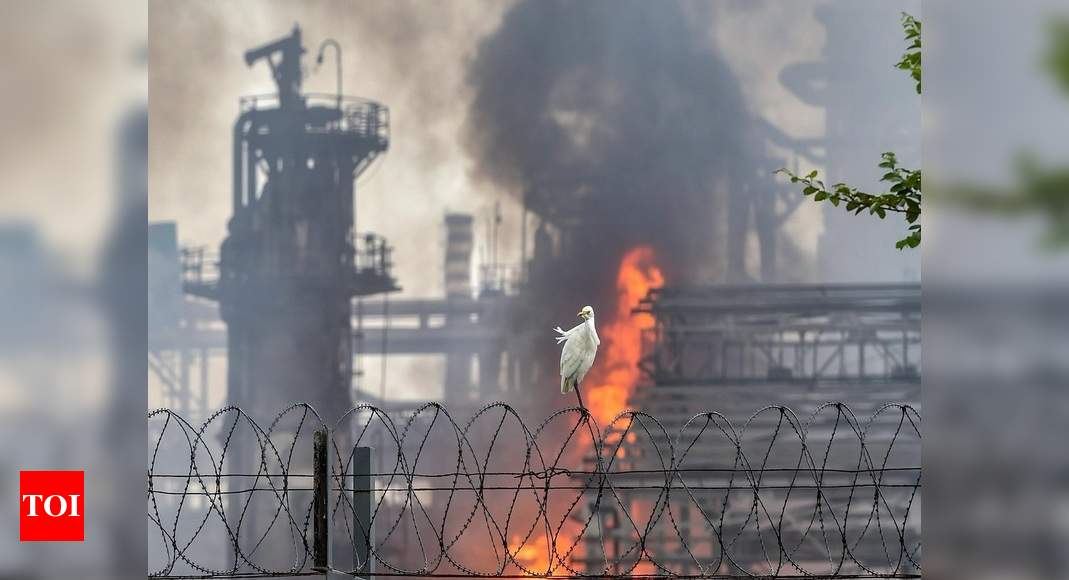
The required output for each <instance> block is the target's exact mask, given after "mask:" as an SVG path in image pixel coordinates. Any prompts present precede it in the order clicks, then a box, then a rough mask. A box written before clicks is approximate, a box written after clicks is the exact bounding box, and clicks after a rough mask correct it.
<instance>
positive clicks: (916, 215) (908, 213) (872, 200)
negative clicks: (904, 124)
mask: <svg viewBox="0 0 1069 580" xmlns="http://www.w3.org/2000/svg"><path fill="white" fill-rule="evenodd" d="M902 29H903V30H904V31H905V33H906V41H907V42H908V43H909V45H908V46H907V47H906V52H905V53H904V54H903V55H902V60H900V61H898V62H897V63H896V64H895V68H899V69H902V70H904V71H907V72H909V76H910V77H911V78H912V79H913V80H914V81H915V82H916V83H917V94H920V93H921V21H920V20H917V19H916V18H914V17H913V16H910V15H909V14H906V13H905V12H903V13H902ZM880 157H881V162H880V164H879V167H881V168H882V169H884V170H886V173H884V175H883V177H881V178H880V181H881V182H883V183H888V184H890V187H889V188H888V191H887V192H886V193H878V194H874V193H865V192H863V191H861V190H859V189H857V188H855V187H851V186H849V185H847V184H845V183H836V184H835V185H832V186H831V188H830V189H829V188H828V187H826V186H825V185H824V182H823V181H821V180H819V179H817V175H818V174H817V172H816V171H810V172H809V174H808V175H804V176H801V175H796V174H794V173H793V172H791V171H790V170H788V169H783V168H781V169H779V170H778V171H776V173H782V174H784V175H786V176H787V177H788V178H790V180H791V183H801V184H802V185H803V186H804V187H803V188H802V194H803V195H805V196H813V201H817V202H824V201H827V202H828V203H831V204H832V205H834V206H835V207H839V206H840V205H842V206H843V208H844V209H845V210H846V211H848V212H852V213H853V214H854V215H858V214H860V213H861V212H864V211H868V213H869V215H874V216H877V217H879V218H880V219H884V218H886V217H887V214H888V213H898V214H902V215H903V216H904V217H905V218H906V223H907V224H908V227H907V234H906V236H905V237H904V238H902V239H901V240H898V241H897V242H895V247H896V248H898V249H899V250H902V249H905V248H916V247H917V246H919V245H920V244H921V224H920V223H919V222H918V220H919V219H920V217H921V170H920V169H905V168H903V167H899V166H898V159H897V158H896V157H895V154H894V152H892V151H887V152H885V153H884V154H883V155H881V156H880Z"/></svg>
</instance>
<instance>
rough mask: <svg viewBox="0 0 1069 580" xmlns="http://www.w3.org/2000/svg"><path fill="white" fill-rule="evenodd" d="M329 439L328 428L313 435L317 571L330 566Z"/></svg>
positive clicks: (313, 565) (314, 533)
mask: <svg viewBox="0 0 1069 580" xmlns="http://www.w3.org/2000/svg"><path fill="white" fill-rule="evenodd" d="M328 441H330V430H328V429H320V430H318V431H316V432H315V434H314V435H313V437H312V481H313V483H312V534H313V538H312V569H313V570H317V571H326V570H327V569H328V568H329V567H330V526H329V525H328V523H329V519H328V511H329V505H330V503H329V498H330V463H329V462H328V460H327V457H328V455H327V449H328Z"/></svg>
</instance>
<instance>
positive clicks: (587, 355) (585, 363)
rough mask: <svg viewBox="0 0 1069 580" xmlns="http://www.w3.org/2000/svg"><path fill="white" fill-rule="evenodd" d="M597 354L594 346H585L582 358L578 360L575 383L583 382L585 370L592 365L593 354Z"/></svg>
mask: <svg viewBox="0 0 1069 580" xmlns="http://www.w3.org/2000/svg"><path fill="white" fill-rule="evenodd" d="M597 354H598V350H597V349H596V348H587V349H586V351H585V352H583V356H582V359H581V360H580V361H579V368H578V369H576V377H575V379H576V382H577V383H581V382H583V379H584V378H585V377H586V373H587V371H589V370H590V367H592V366H594V356H596V355H597Z"/></svg>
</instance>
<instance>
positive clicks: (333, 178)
mask: <svg viewBox="0 0 1069 580" xmlns="http://www.w3.org/2000/svg"><path fill="white" fill-rule="evenodd" d="M332 42H333V41H327V42H325V43H324V47H326V46H328V45H329V44H330V43H332ZM334 47H335V48H338V46H337V44H336V43H334ZM304 52H305V49H304V47H303V46H302V44H301V31H300V28H299V27H297V26H294V28H293V31H292V33H291V34H290V35H289V36H286V37H283V38H281V39H279V40H276V41H274V42H271V43H268V44H266V45H264V46H261V47H259V48H255V49H253V50H250V51H248V52H246V53H245V63H246V64H247V65H249V66H253V65H255V64H256V63H258V62H259V61H266V62H267V64H268V65H269V66H270V67H271V72H272V75H273V77H274V80H275V83H276V84H277V85H278V93H277V94H274V95H266V96H263V95H258V96H251V97H245V98H242V99H241V112H240V114H239V116H238V119H237V122H236V123H235V124H234V148H233V216H232V217H231V218H230V220H229V222H228V235H227V237H226V239H225V240H224V242H223V244H222V246H221V249H220V252H219V257H218V260H217V261H213V260H211V259H209V258H207V257H206V256H204V255H203V254H193V255H190V256H187V261H186V264H185V269H186V272H185V273H186V276H185V289H186V291H187V292H189V293H191V294H194V295H197V296H201V297H206V298H210V299H213V300H217V301H218V302H219V305H220V313H221V316H222V318H223V320H224V321H225V322H226V326H227V331H228V332H227V353H228V370H227V397H228V402H229V403H230V404H232V405H238V406H240V407H242V408H243V409H245V410H247V411H249V412H250V413H251V414H253V415H254V416H270V415H271V414H274V413H276V412H278V411H279V410H280V409H284V408H285V407H286V406H288V405H289V404H291V403H292V402H293V401H308V402H309V403H311V404H312V405H313V406H314V408H315V409H316V410H318V411H319V413H320V414H321V415H323V417H324V418H325V419H328V420H329V419H331V418H336V417H334V414H336V413H340V412H343V411H344V410H346V409H349V408H350V407H351V404H352V397H351V394H350V393H351V382H352V344H351V341H352V328H351V326H352V323H351V317H352V307H351V302H352V299H353V298H354V297H357V296H367V295H372V294H377V293H383V292H392V291H396V290H399V288H398V287H397V285H396V284H395V281H394V279H393V277H392V276H391V274H390V256H389V253H390V249H389V247H388V246H387V245H386V243H385V241H384V240H383V239H382V238H380V237H378V236H374V235H371V234H368V235H359V236H358V235H356V234H355V232H354V231H353V226H354V219H355V216H354V205H355V204H354V202H355V198H354V195H355V193H354V181H355V179H356V177H357V176H359V175H360V174H361V172H363V171H364V170H365V169H367V167H368V166H369V164H370V163H371V162H372V161H373V160H374V159H375V158H376V157H377V156H379V155H380V154H382V153H383V152H385V151H386V149H387V145H388V129H389V116H388V111H387V109H386V107H384V106H382V105H380V104H378V103H374V102H370V101H367V100H363V99H356V98H353V97H347V96H343V95H342V94H341V91H340V78H341V77H340V58H341V54H340V52H341V51H340V49H338V54H337V58H338V59H339V67H338V68H339V73H338V74H339V92H338V94H336V95H316V94H304V93H302V92H301V56H302V54H303V53H304ZM320 57H322V51H321V53H320ZM216 264H217V265H218V270H217V271H215V268H214V266H215V265H216Z"/></svg>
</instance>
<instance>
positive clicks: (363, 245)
mask: <svg viewBox="0 0 1069 580" xmlns="http://www.w3.org/2000/svg"><path fill="white" fill-rule="evenodd" d="M350 244H351V245H352V247H353V268H354V269H355V271H356V273H357V274H365V275H374V276H384V277H389V276H390V271H391V270H392V269H393V248H392V247H391V246H390V245H389V243H387V242H386V238H384V237H382V236H380V235H378V234H374V233H363V234H354V235H353V236H352V238H351V239H350Z"/></svg>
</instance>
